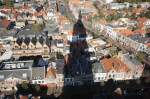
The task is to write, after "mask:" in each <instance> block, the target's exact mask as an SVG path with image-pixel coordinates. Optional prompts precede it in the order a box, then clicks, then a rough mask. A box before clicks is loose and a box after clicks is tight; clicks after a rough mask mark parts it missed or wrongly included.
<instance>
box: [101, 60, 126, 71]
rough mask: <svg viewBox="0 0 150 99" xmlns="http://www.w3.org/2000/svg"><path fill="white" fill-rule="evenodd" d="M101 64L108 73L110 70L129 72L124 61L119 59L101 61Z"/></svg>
mask: <svg viewBox="0 0 150 99" xmlns="http://www.w3.org/2000/svg"><path fill="white" fill-rule="evenodd" d="M101 63H102V65H103V67H104V70H105V71H106V72H109V71H110V70H115V71H116V72H127V71H128V67H127V65H125V64H124V63H123V62H122V61H120V60H119V59H117V58H105V59H103V60H101Z"/></svg>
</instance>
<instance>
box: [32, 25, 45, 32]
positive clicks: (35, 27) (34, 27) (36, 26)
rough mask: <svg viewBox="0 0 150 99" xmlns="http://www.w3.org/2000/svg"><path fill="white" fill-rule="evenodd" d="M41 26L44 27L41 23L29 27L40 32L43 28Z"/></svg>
mask: <svg viewBox="0 0 150 99" xmlns="http://www.w3.org/2000/svg"><path fill="white" fill-rule="evenodd" d="M43 28H44V25H43V24H33V26H32V28H31V29H32V31H35V32H40V31H42V30H43Z"/></svg>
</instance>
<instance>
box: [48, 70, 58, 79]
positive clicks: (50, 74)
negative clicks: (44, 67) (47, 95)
mask: <svg viewBox="0 0 150 99" xmlns="http://www.w3.org/2000/svg"><path fill="white" fill-rule="evenodd" d="M48 77H52V78H56V70H55V69H52V68H49V69H48V71H47V75H46V78H48Z"/></svg>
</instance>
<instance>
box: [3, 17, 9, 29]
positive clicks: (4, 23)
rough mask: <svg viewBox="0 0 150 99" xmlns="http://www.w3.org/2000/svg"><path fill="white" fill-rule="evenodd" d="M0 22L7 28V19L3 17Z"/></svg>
mask: <svg viewBox="0 0 150 99" xmlns="http://www.w3.org/2000/svg"><path fill="white" fill-rule="evenodd" d="M1 24H2V26H3V27H5V28H7V27H8V25H9V24H10V21H9V20H7V19H3V20H2V23H1Z"/></svg>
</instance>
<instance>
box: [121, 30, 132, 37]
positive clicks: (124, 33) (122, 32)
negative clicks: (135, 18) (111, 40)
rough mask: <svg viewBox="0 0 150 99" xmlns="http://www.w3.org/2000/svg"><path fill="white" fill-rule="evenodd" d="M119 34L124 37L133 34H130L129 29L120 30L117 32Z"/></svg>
mask: <svg viewBox="0 0 150 99" xmlns="http://www.w3.org/2000/svg"><path fill="white" fill-rule="evenodd" d="M119 33H121V34H122V35H124V36H131V35H133V34H134V32H132V31H131V30H129V29H121V30H119Z"/></svg>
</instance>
